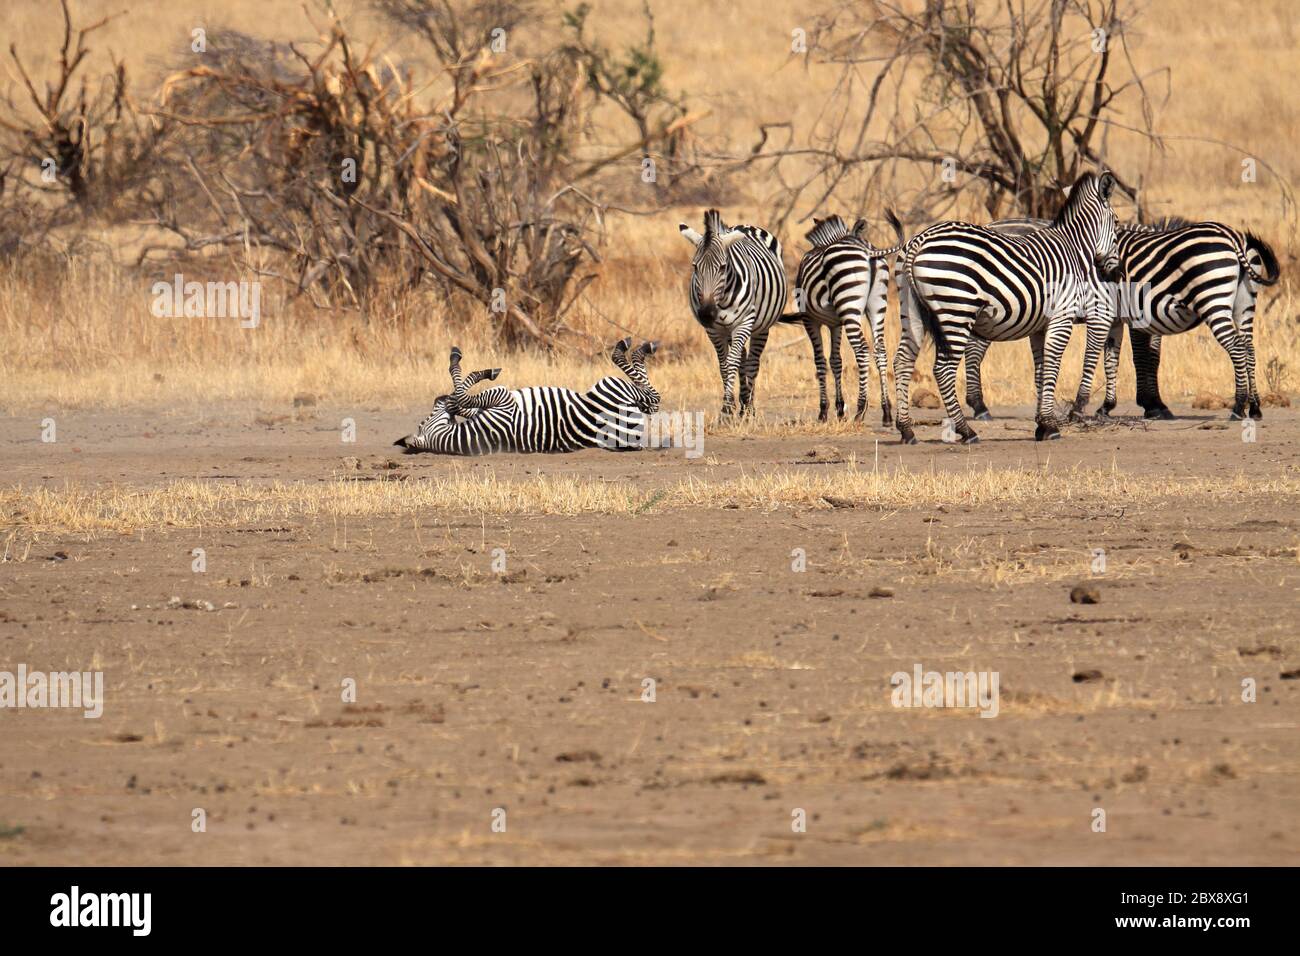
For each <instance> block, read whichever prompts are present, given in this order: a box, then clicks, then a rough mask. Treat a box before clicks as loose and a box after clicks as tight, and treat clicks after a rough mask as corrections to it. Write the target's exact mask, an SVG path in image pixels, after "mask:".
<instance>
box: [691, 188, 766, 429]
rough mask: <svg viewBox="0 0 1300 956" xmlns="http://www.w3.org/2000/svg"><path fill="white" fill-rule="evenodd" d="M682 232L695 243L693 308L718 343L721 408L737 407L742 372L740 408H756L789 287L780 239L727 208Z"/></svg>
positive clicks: (725, 410)
mask: <svg viewBox="0 0 1300 956" xmlns="http://www.w3.org/2000/svg"><path fill="white" fill-rule="evenodd" d="M678 228H679V229H680V230H681V233H682V235H684V236H685V237H686V238H687V239H689V240H690V241H691V243H692V244H693V245H694V246H695V256H694V258H693V259H692V260H691V286H690V301H691V311H692V313H694V315H695V319H696V321H697V322H699V323H700V325H702V326H704V331H705V332H706V333H707V334H708V336H709V341H710V342H712V343H713V350H714V351H715V352H717V354H718V370H719V371H720V372H721V373H722V414H724V415H731V414H733V413H734V412H735V410H736V398H735V391H734V381H735V379H736V377H737V375H739V377H740V412H741V414H742V415H743V414H745V413H746V412H752V411H753V410H754V385H755V382H756V380H757V378H758V366H759V362H760V360H761V359H762V357H763V349H765V348H766V347H767V337H768V335H769V333H770V332H771V331H772V326H773V325H775V324H776V322H777V320H778V319H780V318H781V313H782V310H783V309H784V308H785V300H786V297H787V295H788V293H789V288H788V284H787V281H786V277H785V265H784V263H783V262H782V261H781V243H780V242H778V241H777V238H776V236H774V235H772V234H771V233H770V232H768V231H767V230H765V229H760V228H758V227H757V226H743V225H739V226H727V225H725V224H724V223H723V222H722V214H721V213H720V212H718V210H716V209H710V210H709V211H708V212H706V213H705V214H704V235H700V234H699V233H698V232H696V231H695V230H694V229H692V228H691V227H690V226H688V225H687V224H686V223H682V224H681V225H680V226H679V227H678Z"/></svg>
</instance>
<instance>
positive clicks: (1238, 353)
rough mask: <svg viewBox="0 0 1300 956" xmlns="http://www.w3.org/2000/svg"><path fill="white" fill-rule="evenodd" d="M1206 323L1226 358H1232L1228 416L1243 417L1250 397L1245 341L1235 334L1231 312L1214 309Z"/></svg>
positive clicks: (1233, 417)
mask: <svg viewBox="0 0 1300 956" xmlns="http://www.w3.org/2000/svg"><path fill="white" fill-rule="evenodd" d="M1206 324H1207V325H1209V327H1210V332H1211V333H1213V335H1214V338H1215V339H1216V340H1217V341H1218V343H1219V344H1220V345H1222V346H1223V349H1224V351H1225V352H1227V353H1228V358H1230V359H1231V360H1232V378H1233V401H1232V413H1231V414H1230V415H1229V416H1228V417H1229V418H1232V419H1239V418H1245V417H1246V414H1247V412H1246V405H1247V402H1248V400H1249V397H1250V389H1249V385H1248V381H1247V376H1246V346H1245V343H1244V342H1242V340H1241V336H1239V335H1238V334H1237V330H1236V328H1235V327H1234V326H1233V324H1232V316H1231V314H1228V315H1224V314H1223V313H1222V312H1220V311H1218V310H1215V312H1214V314H1213V315H1211V316H1209V317H1207V318H1206Z"/></svg>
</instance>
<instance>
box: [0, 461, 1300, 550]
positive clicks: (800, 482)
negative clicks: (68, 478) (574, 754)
mask: <svg viewBox="0 0 1300 956" xmlns="http://www.w3.org/2000/svg"><path fill="white" fill-rule="evenodd" d="M828 495H829V496H832V497H835V498H836V499H843V500H844V501H848V502H852V503H853V504H855V505H859V506H863V507H876V508H885V507H894V508H907V507H932V506H935V505H939V504H953V503H956V504H963V505H974V506H1001V505H1012V504H1026V503H1028V504H1032V503H1052V504H1055V505H1061V504H1079V503H1089V502H1092V503H1105V502H1113V501H1118V500H1123V501H1125V502H1127V503H1130V504H1135V503H1140V502H1150V501H1158V500H1164V499H1222V498H1233V499H1235V500H1241V499H1243V498H1267V499H1268V500H1270V501H1271V502H1274V503H1275V504H1278V503H1281V502H1283V501H1285V500H1288V499H1291V500H1294V499H1296V498H1297V497H1300V475H1288V476H1285V477H1280V478H1273V479H1267V480H1264V479H1254V478H1247V477H1246V476H1245V475H1244V474H1238V475H1237V476H1235V477H1232V478H1209V477H1170V478H1158V477H1154V476H1142V477H1140V478H1139V477H1134V476H1130V475H1127V474H1125V473H1124V472H1120V471H1116V470H1114V469H1101V468H1074V469H1069V470H1061V471H1046V470H1039V469H1033V468H993V467H988V468H983V469H976V468H972V469H970V470H969V471H965V472H944V473H935V472H933V471H909V470H906V469H902V468H899V469H895V470H893V471H887V472H886V471H880V472H877V471H867V470H862V469H859V468H857V467H856V466H849V467H847V468H844V469H840V470H838V471H836V473H834V474H830V473H827V472H825V471H810V470H809V469H798V468H792V469H779V470H773V471H770V472H767V473H765V474H762V475H746V476H743V477H739V478H731V479H721V480H717V481H702V480H698V479H688V480H685V481H680V482H678V483H677V484H675V485H672V486H669V487H668V488H664V489H659V490H655V491H653V492H651V491H645V490H643V489H641V488H640V487H638V486H637V485H636V484H634V483H632V482H607V481H597V480H592V479H587V478H578V477H569V476H559V477H551V476H545V475H541V476H533V477H531V478H529V479H528V480H526V481H504V480H501V479H499V478H497V477H496V476H495V475H487V476H481V477H480V476H474V477H466V476H464V475H453V476H449V477H433V478H429V479H425V480H421V481H403V482H364V483H361V482H354V481H339V480H336V481H325V482H311V483H307V482H279V481H277V482H270V483H256V482H247V481H231V482H224V483H213V482H198V481H188V480H185V481H173V482H170V483H168V484H166V485H162V486H159V487H155V488H144V489H141V488H132V487H130V486H120V485H114V486H110V487H107V488H89V487H83V486H81V485H76V484H68V485H66V486H64V487H62V488H47V487H40V488H26V487H23V486H21V485H19V486H12V487H10V488H8V489H5V490H2V491H0V530H7V529H10V528H12V529H15V530H21V531H23V532H24V533H25V534H39V533H44V532H74V533H92V534H93V533H96V532H107V533H113V532H118V533H127V532H135V531H137V530H140V529H165V528H194V527H202V526H224V527H231V526H241V525H265V524H276V523H280V522H283V521H285V520H287V519H290V518H296V519H301V520H312V519H320V518H348V517H357V518H367V517H384V516H394V515H427V514H471V515H518V514H557V515H578V514H640V513H644V512H647V511H650V510H652V509H674V508H748V509H757V510H774V509H778V508H788V507H795V508H809V509H816V510H830V509H831V508H832V506H831V505H830V504H828V503H827V501H826V498H827V496H828ZM11 537H12V535H11Z"/></svg>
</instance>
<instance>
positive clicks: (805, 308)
mask: <svg viewBox="0 0 1300 956" xmlns="http://www.w3.org/2000/svg"><path fill="white" fill-rule="evenodd" d="M813 223H814V224H813V228H812V229H811V230H809V232H808V237H807V238H808V241H809V242H810V243H812V248H811V249H809V250H808V252H807V253H806V254H805V255H804V257H803V259H802V260H801V261H800V263H799V272H798V274H797V276H796V278H795V284H794V287H795V291H794V300H795V304H796V306H798V308H799V311H798V312H796V313H793V314H791V315H784V316H782V317H781V321H782V322H790V323H799V324H802V325H803V327H804V331H805V332H807V333H808V340H809V341H810V342H811V343H812V352H813V365H814V366H815V368H816V370H817V391H818V395H819V398H820V402H819V405H818V413H817V420H818V421H820V422H824V421H826V419H827V401H826V357H825V355H824V354H823V352H822V335H821V330H822V328H823V327H824V328H826V329H827V330H828V331H829V333H830V341H831V372H832V373H833V374H834V376H835V413H836V415H838V416H839V417H840V418H843V417H844V391H843V389H842V387H841V385H840V373H841V370H842V367H843V366H842V365H841V362H840V330H841V329H843V330H844V333H845V334H846V335H847V336H848V340H849V347H850V348H852V349H853V357H854V359H855V361H856V362H857V366H858V411H857V414H856V415H854V416H853V420H854V421H855V422H860V421H862V419H863V418H864V417H865V415H866V412H867V387H868V385H869V384H870V382H869V379H870V372H869V363H870V361H871V358H872V353H874V355H875V362H876V370H877V371H878V372H879V374H880V407H881V412H882V421H883V423H884V424H885V425H890V424H892V423H893V409H892V406H891V405H890V401H889V382H888V379H887V375H886V373H887V365H888V361H889V359H888V356H887V355H886V353H885V310H886V308H887V307H888V305H889V266H888V264H887V262H886V260H885V258H884V255H885V254H886V253H888V250H879V249H876V248H875V247H874V246H873V245H871V243H870V242H868V241H867V240H865V239H864V238H863V237H862V233H863V231H864V230H865V228H866V224H867V223H866V220H865V219H859V220H858V221H857V223H855V224H854V226H853V229H852V230H850V229H849V227H848V226H847V225H846V224H845V222H844V220H843V219H841V218H840V217H839V216H829V217H827V218H826V219H814V220H813ZM864 317H865V318H866V319H867V321H868V322H869V324H870V327H871V342H870V343H868V342H867V340H866V339H865V338H864V336H863V334H862V325H863V318H864Z"/></svg>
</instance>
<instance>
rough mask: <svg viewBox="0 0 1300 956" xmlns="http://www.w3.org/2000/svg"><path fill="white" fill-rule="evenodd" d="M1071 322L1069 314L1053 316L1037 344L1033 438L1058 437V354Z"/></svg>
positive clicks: (1059, 354)
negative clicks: (1035, 411) (1035, 423)
mask: <svg viewBox="0 0 1300 956" xmlns="http://www.w3.org/2000/svg"><path fill="white" fill-rule="evenodd" d="M1073 325H1074V322H1073V317H1072V316H1069V315H1067V316H1064V317H1063V318H1056V319H1053V320H1052V322H1051V323H1050V324H1049V325H1048V327H1047V332H1046V333H1045V335H1044V337H1043V340H1042V343H1041V344H1040V345H1038V346H1037V349H1039V350H1041V353H1040V354H1041V358H1038V359H1037V360H1036V361H1035V363H1034V364H1035V365H1037V366H1039V367H1040V368H1041V369H1042V372H1041V374H1040V375H1039V376H1037V377H1038V379H1039V384H1038V414H1037V415H1035V416H1034V420H1035V421H1036V422H1038V428H1037V429H1036V430H1035V432H1034V441H1048V440H1051V439H1056V438H1060V437H1061V428H1060V422H1059V421H1058V420H1057V418H1056V379H1057V376H1058V375H1059V374H1060V372H1061V356H1063V355H1064V354H1065V347H1066V346H1067V345H1069V344H1070V331H1071V329H1072V327H1073ZM1030 346H1031V347H1034V346H1035V343H1034V341H1033V339H1032V338H1031V339H1030ZM1092 360H1093V362H1094V363H1095V362H1096V361H1097V356H1096V355H1093V356H1092Z"/></svg>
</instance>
